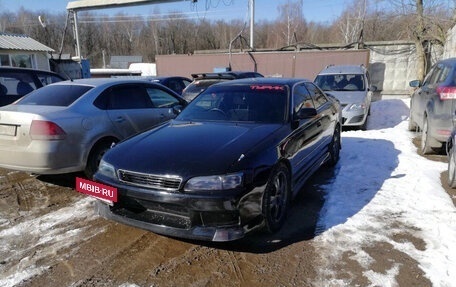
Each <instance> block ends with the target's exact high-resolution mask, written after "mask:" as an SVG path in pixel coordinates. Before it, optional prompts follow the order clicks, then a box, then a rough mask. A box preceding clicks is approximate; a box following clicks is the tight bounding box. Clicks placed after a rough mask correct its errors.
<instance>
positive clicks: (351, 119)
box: [342, 105, 369, 126]
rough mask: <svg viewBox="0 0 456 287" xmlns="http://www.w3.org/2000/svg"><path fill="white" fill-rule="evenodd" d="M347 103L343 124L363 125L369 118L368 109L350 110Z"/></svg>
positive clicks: (343, 112)
mask: <svg viewBox="0 0 456 287" xmlns="http://www.w3.org/2000/svg"><path fill="white" fill-rule="evenodd" d="M349 106H350V105H347V106H346V107H344V109H343V110H342V124H343V126H362V125H363V124H364V123H365V121H366V120H367V115H368V113H369V110H368V109H356V110H349Z"/></svg>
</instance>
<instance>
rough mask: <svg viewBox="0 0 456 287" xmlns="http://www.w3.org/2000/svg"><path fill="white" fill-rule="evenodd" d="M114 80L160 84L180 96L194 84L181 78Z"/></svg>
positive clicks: (148, 77) (129, 77)
mask: <svg viewBox="0 0 456 287" xmlns="http://www.w3.org/2000/svg"><path fill="white" fill-rule="evenodd" d="M113 78H128V79H138V80H146V81H151V82H154V83H159V84H162V85H163V86H165V87H168V88H170V89H171V90H173V91H175V92H176V93H178V94H179V95H182V91H183V90H184V89H185V87H187V86H188V85H189V84H190V83H191V82H192V80H190V79H189V78H186V77H181V76H113Z"/></svg>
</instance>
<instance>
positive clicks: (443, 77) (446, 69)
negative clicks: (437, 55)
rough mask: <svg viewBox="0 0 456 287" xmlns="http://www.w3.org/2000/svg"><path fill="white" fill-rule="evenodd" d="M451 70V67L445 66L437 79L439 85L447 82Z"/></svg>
mask: <svg viewBox="0 0 456 287" xmlns="http://www.w3.org/2000/svg"><path fill="white" fill-rule="evenodd" d="M450 70H451V68H450V67H449V66H444V67H443V68H442V70H441V72H440V75H439V77H438V79H437V83H443V82H445V80H446V78H447V77H448V74H449V73H450Z"/></svg>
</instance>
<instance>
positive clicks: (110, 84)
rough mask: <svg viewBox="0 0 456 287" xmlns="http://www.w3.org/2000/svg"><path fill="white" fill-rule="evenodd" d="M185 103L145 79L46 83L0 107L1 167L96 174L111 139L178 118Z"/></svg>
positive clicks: (45, 171) (127, 135)
mask: <svg viewBox="0 0 456 287" xmlns="http://www.w3.org/2000/svg"><path fill="white" fill-rule="evenodd" d="M185 105H186V102H185V100H183V99H182V98H180V97H179V96H178V95H177V94H176V93H175V92H173V91H171V90H170V89H168V88H166V87H164V86H162V85H160V84H156V83H151V82H146V81H141V80H128V79H127V80H120V79H83V80H75V81H65V82H60V83H55V84H51V85H48V86H46V87H43V88H41V89H39V90H36V91H34V92H32V93H30V94H28V95H27V96H25V97H23V98H22V99H20V100H19V101H17V102H16V103H14V104H11V105H8V106H4V107H1V108H0V167H3V168H7V169H12V170H21V171H26V172H31V173H36V174H60V173H68V172H77V171H84V172H85V173H86V175H87V176H88V177H92V175H93V174H94V173H95V171H96V169H97V167H98V163H99V160H100V158H101V156H102V155H103V154H104V152H105V151H106V150H107V149H108V148H109V147H110V146H111V145H112V144H113V143H115V142H118V141H120V140H122V139H125V138H126V137H129V136H131V135H133V134H136V133H139V132H142V131H145V130H147V129H149V128H151V127H153V126H155V125H157V124H160V123H162V122H165V121H167V120H169V119H172V118H174V117H175V116H176V114H177V113H178V111H179V110H180V109H181V108H183V107H184V106H185Z"/></svg>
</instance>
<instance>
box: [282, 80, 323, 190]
mask: <svg viewBox="0 0 456 287" xmlns="http://www.w3.org/2000/svg"><path fill="white" fill-rule="evenodd" d="M292 107H293V108H292V117H293V123H292V125H293V128H294V130H293V132H292V133H291V135H290V136H289V137H288V138H287V140H286V141H285V142H284V143H283V144H282V146H281V150H282V152H283V156H284V157H287V158H288V159H289V161H290V163H291V168H292V173H293V174H294V176H293V181H294V182H293V185H294V186H300V185H301V184H302V183H303V182H304V180H305V179H306V177H307V176H308V174H309V172H310V169H311V168H312V166H313V165H314V163H315V160H316V159H315V150H316V148H317V147H318V144H319V138H320V135H321V133H322V130H321V124H320V119H319V116H315V117H311V118H305V119H299V118H297V113H298V112H299V111H300V109H302V108H315V103H314V100H313V98H312V95H311V93H310V92H309V91H308V89H307V88H306V86H305V83H301V84H297V85H295V86H294V87H293V93H292Z"/></svg>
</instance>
